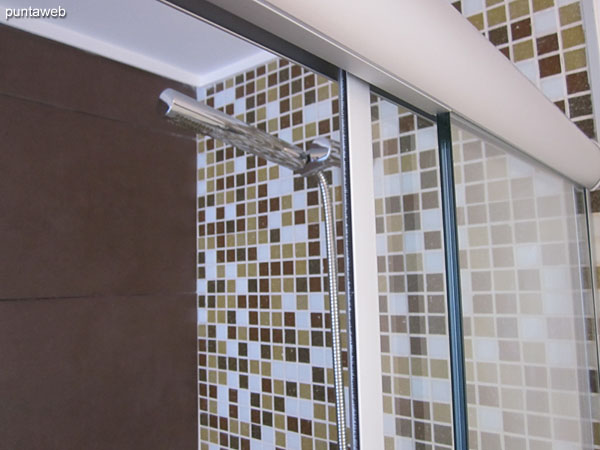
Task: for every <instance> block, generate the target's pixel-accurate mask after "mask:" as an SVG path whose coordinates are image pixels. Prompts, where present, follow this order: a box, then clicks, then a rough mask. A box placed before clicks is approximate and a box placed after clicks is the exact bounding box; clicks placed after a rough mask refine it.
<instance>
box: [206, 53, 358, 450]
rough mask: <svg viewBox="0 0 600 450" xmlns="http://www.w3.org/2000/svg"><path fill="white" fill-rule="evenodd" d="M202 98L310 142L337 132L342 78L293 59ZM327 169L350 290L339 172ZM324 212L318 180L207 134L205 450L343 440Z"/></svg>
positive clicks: (327, 445) (326, 445)
mask: <svg viewBox="0 0 600 450" xmlns="http://www.w3.org/2000/svg"><path fill="white" fill-rule="evenodd" d="M199 98H200V99H201V100H203V101H205V102H206V104H208V105H209V106H213V107H215V108H218V109H220V110H222V111H224V112H226V113H227V114H231V115H233V116H235V117H237V118H238V119H240V120H243V121H245V122H247V123H249V124H251V125H254V126H256V127H258V128H259V129H262V130H265V131H267V132H269V133H272V134H274V135H277V136H278V137H280V138H282V139H284V140H287V141H289V142H293V143H294V144H296V145H298V146H301V147H304V148H306V147H307V146H308V145H309V144H310V142H311V141H312V140H313V139H314V138H316V137H317V136H326V137H332V138H337V137H338V135H339V131H338V99H337V85H336V84H335V83H333V82H331V81H329V80H327V79H325V78H323V77H321V76H318V75H315V74H314V73H312V72H310V71H307V70H305V69H303V68H301V67H300V66H297V65H294V64H292V63H290V62H288V61H286V60H274V61H273V62H271V63H269V64H266V65H263V66H259V67H255V68H252V69H251V70H247V71H245V72H244V73H240V74H237V75H235V76H233V77H231V78H228V79H226V80H223V81H221V82H218V83H215V84H214V85H211V86H208V87H205V88H203V89H200V91H199ZM327 177H328V179H329V181H330V183H332V185H333V187H332V190H333V194H334V202H335V211H336V219H337V222H336V228H337V248H338V257H339V260H338V264H339V268H340V286H344V281H343V273H344V270H343V269H344V262H343V244H342V232H343V230H342V222H341V217H342V206H341V198H342V197H341V196H342V193H341V185H340V173H339V170H337V169H336V170H333V171H330V172H329V173H328V174H327ZM321 220H322V210H321V205H320V199H319V193H318V187H317V183H316V180H315V179H310V178H309V179H305V178H302V177H299V176H295V175H294V174H293V173H292V172H291V171H290V170H288V169H285V168H282V167H279V166H277V165H275V164H272V163H269V162H267V161H265V160H262V159H260V158H257V157H255V156H251V155H247V154H244V153H242V152H240V151H239V150H237V149H234V148H232V147H228V146H226V145H224V144H223V143H221V142H219V141H215V140H214V139H211V138H205V139H202V140H200V141H199V143H198V316H199V317H198V319H199V320H198V335H199V340H198V342H199V347H198V349H199V409H200V448H202V449H209V448H211V449H212V448H232V449H235V448H240V449H247V448H252V449H259V448H281V449H291V448H298V449H300V448H302V449H313V448H315V449H331V448H337V444H336V442H337V436H336V433H337V431H336V422H335V403H334V391H333V387H332V386H333V372H332V364H331V350H330V346H331V334H330V331H329V330H330V315H329V312H328V311H329V307H328V296H327V294H326V291H327V284H326V279H327V277H326V275H325V274H326V271H327V263H326V259H325V254H326V253H325V248H324V244H323V242H322V238H323V236H324V231H323V228H322V227H323V225H322V222H321ZM341 302H342V306H343V303H344V297H343V295H342V297H341ZM342 320H343V321H344V323H343V326H342V329H343V330H345V315H343V314H342ZM342 342H343V345H344V347H346V343H347V339H346V335H345V333H344V334H343V336H342ZM344 357H346V355H345V354H344ZM346 381H347V380H346Z"/></svg>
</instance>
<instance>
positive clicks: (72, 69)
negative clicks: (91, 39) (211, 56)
mask: <svg viewBox="0 0 600 450" xmlns="http://www.w3.org/2000/svg"><path fill="white" fill-rule="evenodd" d="M0 61H2V70H0V93H3V94H10V95H13V96H17V97H21V98H26V99H32V100H36V101H39V102H42V103H46V104H49V105H54V106H58V107H61V108H67V109H73V110H76V111H85V112H88V113H90V114H94V115H98V116H102V117H109V118H112V119H116V120H119V121H123V122H126V123H130V124H135V125H141V126H145V127H148V128H150V129H153V130H161V131H166V132H171V133H177V134H182V135H187V136H192V134H191V133H187V132H185V131H183V130H182V129H181V128H177V127H175V126H173V125H171V124H169V123H168V122H166V121H165V120H164V119H163V118H162V117H161V116H160V115H159V114H157V111H156V105H157V102H158V96H159V94H160V93H161V92H162V90H163V89H165V88H167V87H172V88H174V89H178V90H180V91H183V92H186V93H187V94H189V95H194V91H193V89H191V88H190V87H189V86H187V85H184V84H181V83H178V82H175V81H171V80H166V79H165V78H162V77H159V76H157V75H154V74H151V73H148V72H144V71H142V70H139V69H135V68H133V67H130V66H127V65H125V64H120V63H117V62H115V61H111V60H109V59H106V58H103V57H101V56H98V55H94V54H91V53H87V52H85V51H82V50H78V49H75V48H73V47H69V46H66V45H64V44H61V43H58V42H55V41H52V40H49V39H45V38H42V37H39V36H35V35H33V34H29V33H26V32H24V31H20V30H16V29H14V28H12V27H9V26H6V25H0Z"/></svg>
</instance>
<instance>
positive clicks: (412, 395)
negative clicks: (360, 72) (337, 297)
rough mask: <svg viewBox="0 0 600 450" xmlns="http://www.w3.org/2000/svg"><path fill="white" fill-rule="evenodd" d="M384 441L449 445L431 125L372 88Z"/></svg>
mask: <svg viewBox="0 0 600 450" xmlns="http://www.w3.org/2000/svg"><path fill="white" fill-rule="evenodd" d="M371 120H372V133H373V158H374V175H375V176H374V178H375V213H376V231H377V259H378V261H377V263H378V274H379V281H378V284H379V308H380V332H381V351H382V369H383V374H382V375H383V378H382V381H383V405H384V413H385V414H384V434H385V448H386V449H388V450H392V449H413V448H417V449H432V448H435V449H451V448H452V413H451V392H450V379H449V350H448V334H447V327H446V323H447V316H446V297H445V270H444V253H443V239H442V216H441V204H440V189H439V180H438V175H439V167H438V156H437V152H438V150H437V129H436V127H435V125H434V124H433V123H431V122H429V121H427V120H425V119H422V118H420V117H417V116H416V115H415V114H413V113H411V112H409V111H407V110H405V109H403V108H401V107H398V106H396V105H395V104H393V103H391V102H388V101H386V100H383V99H381V98H380V97H377V96H375V95H373V96H371Z"/></svg>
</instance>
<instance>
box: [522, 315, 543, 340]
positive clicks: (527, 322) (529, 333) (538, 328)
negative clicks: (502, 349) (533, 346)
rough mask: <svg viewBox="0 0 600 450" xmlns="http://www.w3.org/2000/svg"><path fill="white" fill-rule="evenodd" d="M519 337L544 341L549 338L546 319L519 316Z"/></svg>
mask: <svg viewBox="0 0 600 450" xmlns="http://www.w3.org/2000/svg"><path fill="white" fill-rule="evenodd" d="M518 320H519V337H520V338H521V339H524V340H526V341H543V340H545V339H546V338H547V336H548V335H547V332H546V320H545V319H544V318H542V317H527V316H522V317H519V319H518Z"/></svg>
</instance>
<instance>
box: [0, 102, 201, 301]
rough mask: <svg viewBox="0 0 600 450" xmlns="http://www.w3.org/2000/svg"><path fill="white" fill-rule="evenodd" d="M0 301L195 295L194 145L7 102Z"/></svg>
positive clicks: (0, 162)
mask: <svg viewBox="0 0 600 450" xmlns="http://www.w3.org/2000/svg"><path fill="white" fill-rule="evenodd" d="M0 123H1V124H2V126H1V128H0V139H1V140H2V150H1V151H0V170H1V176H0V249H1V254H2V257H1V258H0V298H28V297H61V296H85V295H99V294H147V293H165V292H194V291H195V263H194V261H195V204H196V201H195V189H196V183H195V168H196V162H195V157H196V155H195V148H194V142H193V141H191V140H189V139H184V138H178V137H174V136H169V135H166V134H163V133H153V132H150V131H146V130H140V129H139V128H136V127H132V126H130V125H126V124H123V123H120V122H115V121H112V120H106V119H100V118H97V117H94V116H90V115H86V114H81V113H75V112H71V111H65V110H60V109H57V108H55V107H49V106H45V105H41V104H37V103H34V102H30V101H24V100H19V99H14V98H11V97H6V96H1V95H0Z"/></svg>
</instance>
